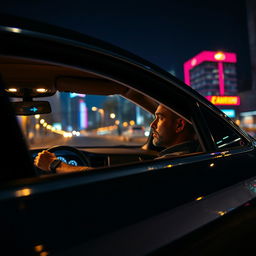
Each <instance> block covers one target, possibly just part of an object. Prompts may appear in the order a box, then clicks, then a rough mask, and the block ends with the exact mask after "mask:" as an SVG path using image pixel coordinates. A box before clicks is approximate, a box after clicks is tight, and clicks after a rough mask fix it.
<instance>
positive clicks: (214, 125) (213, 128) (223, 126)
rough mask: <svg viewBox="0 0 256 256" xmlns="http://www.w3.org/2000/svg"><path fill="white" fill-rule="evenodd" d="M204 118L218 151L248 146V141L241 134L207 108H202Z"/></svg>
mask: <svg viewBox="0 0 256 256" xmlns="http://www.w3.org/2000/svg"><path fill="white" fill-rule="evenodd" d="M202 111H203V114H204V117H205V119H206V121H207V125H208V129H209V130H210V132H211V134H212V137H213V140H214V142H215V145H216V147H217V148H218V149H220V150H222V149H229V148H236V147H241V146H244V145H246V143H247V141H246V140H245V139H244V138H243V137H242V135H241V134H239V133H238V132H236V131H235V130H234V129H233V128H232V127H230V126H229V125H228V124H227V123H225V122H224V121H222V120H221V119H220V118H218V117H217V116H215V115H214V114H213V113H211V112H210V111H209V110H207V109H206V108H204V107H203V108H202Z"/></svg>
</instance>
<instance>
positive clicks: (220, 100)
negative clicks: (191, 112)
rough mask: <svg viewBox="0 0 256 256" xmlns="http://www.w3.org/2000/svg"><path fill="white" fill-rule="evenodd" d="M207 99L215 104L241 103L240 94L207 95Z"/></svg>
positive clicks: (237, 104) (236, 104)
mask: <svg viewBox="0 0 256 256" xmlns="http://www.w3.org/2000/svg"><path fill="white" fill-rule="evenodd" d="M206 99H207V100H209V101H210V102H211V103H212V104H214V105H235V106H239V105H240V97H239V96H206Z"/></svg>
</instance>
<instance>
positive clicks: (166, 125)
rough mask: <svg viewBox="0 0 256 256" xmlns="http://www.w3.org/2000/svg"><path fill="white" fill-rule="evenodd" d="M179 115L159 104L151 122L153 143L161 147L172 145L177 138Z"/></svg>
mask: <svg viewBox="0 0 256 256" xmlns="http://www.w3.org/2000/svg"><path fill="white" fill-rule="evenodd" d="M177 119H178V117H177V116H176V115H175V114H174V113H172V112H171V111H170V110H169V109H167V108H165V107H164V106H162V105H159V106H158V108H157V110H156V112H155V120H154V121H153V122H152V123H151V125H150V126H151V128H152V130H153V144H154V145H155V146H159V147H165V148H167V147H169V146H172V145H173V143H174V141H175V138H176V126H177Z"/></svg>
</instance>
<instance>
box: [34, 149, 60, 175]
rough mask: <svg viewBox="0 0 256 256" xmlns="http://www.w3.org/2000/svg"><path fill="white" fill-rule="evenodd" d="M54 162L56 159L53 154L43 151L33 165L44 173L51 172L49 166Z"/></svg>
mask: <svg viewBox="0 0 256 256" xmlns="http://www.w3.org/2000/svg"><path fill="white" fill-rule="evenodd" d="M54 160H57V157H56V155H55V154H54V153H51V152H49V151H47V150H43V151H42V152H40V153H38V155H37V156H36V158H35V160H34V165H35V166H36V167H38V168H39V169H42V170H44V171H51V169H50V165H51V163H52V162H53V161H54Z"/></svg>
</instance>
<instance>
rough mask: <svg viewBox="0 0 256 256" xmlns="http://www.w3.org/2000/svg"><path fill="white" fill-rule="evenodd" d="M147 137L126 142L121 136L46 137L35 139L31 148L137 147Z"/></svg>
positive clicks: (31, 142) (31, 143)
mask: <svg viewBox="0 0 256 256" xmlns="http://www.w3.org/2000/svg"><path fill="white" fill-rule="evenodd" d="M146 140H147V137H144V138H136V139H132V140H131V141H126V140H125V139H124V138H123V137H121V136H115V135H107V136H97V135H94V136H90V137H89V136H78V137H77V136H73V137H71V138H64V137H63V136H50V135H49V136H45V137H44V138H41V139H34V140H31V141H30V142H29V144H30V147H31V148H50V147H53V146H61V145H66V146H75V147H99V146H107V147H108V146H119V145H125V146H135V145H143V144H144V143H145V142H146Z"/></svg>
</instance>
